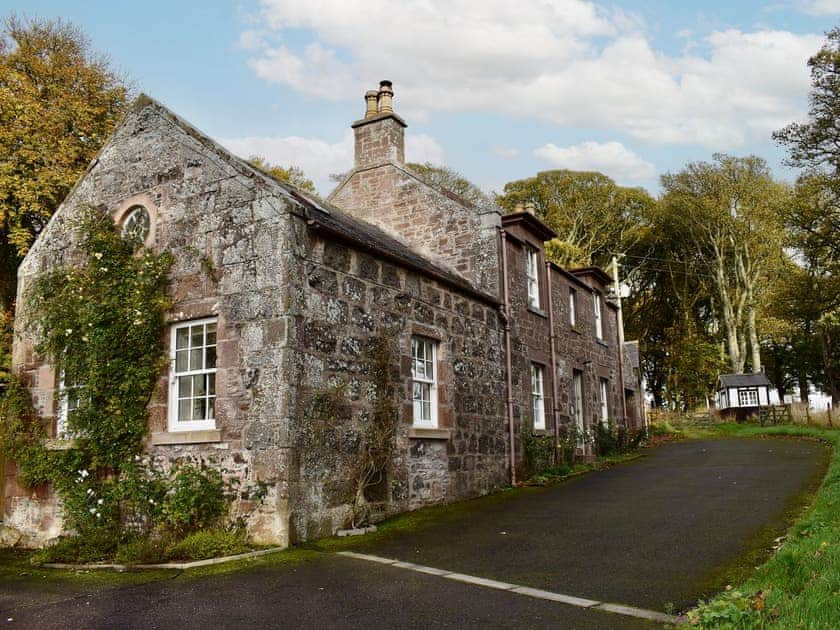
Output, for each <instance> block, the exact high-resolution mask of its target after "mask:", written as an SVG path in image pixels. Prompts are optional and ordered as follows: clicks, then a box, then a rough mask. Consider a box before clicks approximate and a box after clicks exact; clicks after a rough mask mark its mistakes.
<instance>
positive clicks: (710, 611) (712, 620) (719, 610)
mask: <svg viewBox="0 0 840 630" xmlns="http://www.w3.org/2000/svg"><path fill="white" fill-rule="evenodd" d="M759 600H760V598H759ZM753 601H754V599H753V598H751V597H748V596H746V595H744V594H743V593H741V592H740V591H727V592H726V593H723V594H722V595H720V596H718V597H716V598H715V599H713V600H712V601H710V602H703V601H701V602H700V605H699V606H698V607H697V608H695V609H694V610H692V611H691V612H689V614H688V617H689V621H690V622H691V624H692V625H699V626H700V627H702V628H726V629H729V628H733V629H734V628H753V627H756V626H757V625H759V624H758V623H757V622H758V619H757V618H756V613H755V609H754V607H753Z"/></svg>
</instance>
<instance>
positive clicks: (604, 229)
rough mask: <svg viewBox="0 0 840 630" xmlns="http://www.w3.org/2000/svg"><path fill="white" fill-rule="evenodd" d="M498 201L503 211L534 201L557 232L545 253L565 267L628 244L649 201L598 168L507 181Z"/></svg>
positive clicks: (604, 257)
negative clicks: (590, 170) (597, 169)
mask: <svg viewBox="0 0 840 630" xmlns="http://www.w3.org/2000/svg"><path fill="white" fill-rule="evenodd" d="M497 201H498V203H499V205H500V206H502V208H504V209H505V210H506V211H508V212H512V211H513V210H514V209H515V207H516V205H517V204H519V203H522V204H527V203H532V204H534V207H535V210H536V214H537V216H538V217H540V218H541V219H542V220H543V221H545V223H546V224H548V226H549V227H551V228H552V229H553V230H554V231H555V232H557V234H558V237H557V238H556V239H554V240H552V241H549V242H548V243H547V244H546V252H547V254H548V256H549V257H550V258H551V259H552V260H553V261H554V262H556V263H558V264H561V265H563V266H566V267H585V266H587V265H590V264H599V265H605V264H606V263H607V261H608V260H609V257H610V255H611V254H612V253H613V252H622V253H624V252H627V251H629V250H630V249H632V248H633V246H634V245H635V244H636V243H637V242H638V241H639V240H640V239H641V237H642V235H643V234H644V231H645V225H646V223H647V222H646V219H645V216H646V214H647V212H648V211H649V210H650V208H651V207H652V206H653V204H654V200H653V198H652V197H651V196H650V195H649V194H648V193H647V192H645V191H644V190H643V189H641V188H625V187H622V186H619V185H617V184H616V183H615V182H614V181H613V180H612V179H610V178H609V177H607V176H606V175H604V174H602V173H595V172H578V171H567V170H554V171H543V172H540V173H537V174H536V175H535V176H534V177H529V178H527V179H520V180H517V181H513V182H509V183H507V184H505V188H504V193H503V194H501V195H499V196H498V197H497Z"/></svg>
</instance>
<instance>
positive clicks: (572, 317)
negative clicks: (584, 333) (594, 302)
mask: <svg viewBox="0 0 840 630" xmlns="http://www.w3.org/2000/svg"><path fill="white" fill-rule="evenodd" d="M576 323H577V291H575V290H574V289H573V288H572V287H569V326H571V327H572V328H574V327H575V325H576Z"/></svg>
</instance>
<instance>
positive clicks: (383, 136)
mask: <svg viewBox="0 0 840 630" xmlns="http://www.w3.org/2000/svg"><path fill="white" fill-rule="evenodd" d="M393 98H394V89H393V87H392V86H391V82H390V81H380V83H379V90H378V91H375V90H368V91H367V92H365V117H364V118H362V119H361V120H357V121H356V122H354V123H353V124H352V125H351V127H353V131H354V133H355V135H356V147H355V154H356V161H355V164H354V166H355V167H356V168H360V167H361V168H363V167H366V166H377V165H380V164H385V163H387V162H395V163H396V164H404V163H405V132H404V130H405V127H406V124H405V122H404V121H403V119H402V118H400V117H399V116H397V115H396V114H395V113H394V106H393Z"/></svg>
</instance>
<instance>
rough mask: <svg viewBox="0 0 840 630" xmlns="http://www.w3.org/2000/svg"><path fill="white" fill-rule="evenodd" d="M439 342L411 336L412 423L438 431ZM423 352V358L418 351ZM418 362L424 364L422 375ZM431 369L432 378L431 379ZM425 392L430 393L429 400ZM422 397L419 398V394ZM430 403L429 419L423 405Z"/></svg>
mask: <svg viewBox="0 0 840 630" xmlns="http://www.w3.org/2000/svg"><path fill="white" fill-rule="evenodd" d="M437 346H438V342H437V341H435V340H434V339H430V338H428V337H422V336H420V335H412V336H411V392H412V423H413V424H414V426H415V427H423V428H427V429H436V428H437V426H438V368H437V356H438V348H437ZM421 348H422V350H423V355H422V357H421V356H420V354H419V353H417V352H416V351H417V350H419V349H421ZM418 362H422V363H423V364H424V368H423V370H422V373H421V371H420V370H418V369H417V368H418V367H419V364H418ZM429 367H431V373H432V374H431V378H429V374H428V372H429V369H428V368H429ZM424 390H425V391H426V392H427V393H428V400H426V399H425V398H424V397H423V392H424ZM418 393H419V394H420V397H419V398H418V397H417V394H418ZM426 402H427V403H428V405H429V414H428V417H427V416H426V415H425V414H424V413H423V403H426Z"/></svg>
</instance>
